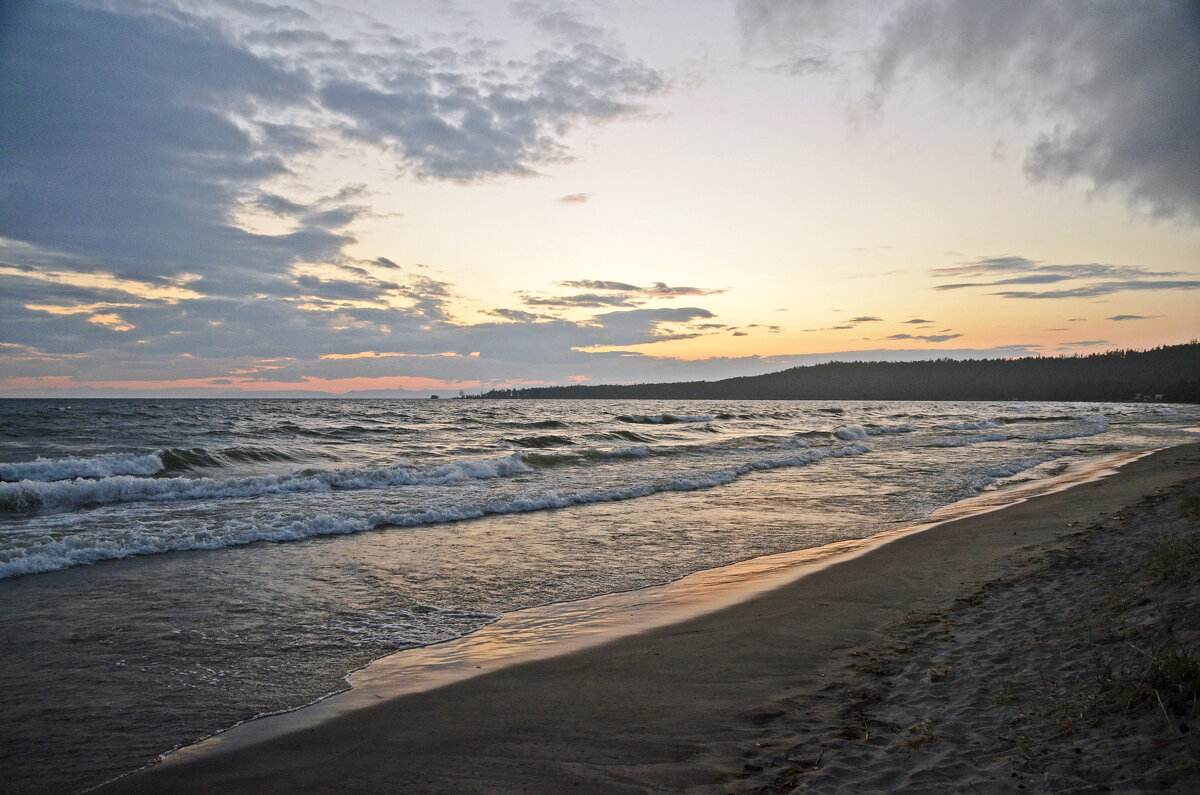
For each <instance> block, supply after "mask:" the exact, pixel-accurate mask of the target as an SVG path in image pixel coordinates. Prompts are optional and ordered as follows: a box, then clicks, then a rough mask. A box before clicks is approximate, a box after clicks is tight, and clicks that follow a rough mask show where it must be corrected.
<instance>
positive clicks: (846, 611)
mask: <svg viewBox="0 0 1200 795" xmlns="http://www.w3.org/2000/svg"><path fill="white" fill-rule="evenodd" d="M1197 564H1200V446H1197V445H1187V446H1181V447H1175V448H1171V449H1168V450H1164V451H1160V452H1158V453H1154V454H1152V455H1150V456H1148V457H1145V458H1142V459H1139V460H1137V461H1134V462H1133V463H1130V464H1128V465H1126V466H1124V467H1123V468H1122V469H1121V470H1120V471H1119V472H1118V473H1117V474H1115V475H1112V476H1110V477H1107V478H1104V479H1103V480H1100V481H1094V482H1089V483H1084V484H1082V485H1078V486H1074V487H1072V488H1070V489H1067V490H1065V491H1062V492H1058V493H1054V494H1047V495H1043V496H1038V497H1034V498H1031V499H1029V500H1026V501H1024V502H1021V503H1018V504H1016V505H1013V506H1010V507H1007V508H1005V509H1003V510H1000V511H994V512H990V513H985V514H980V515H976V516H971V517H968V518H965V519H960V520H955V521H951V522H947V523H944V524H940V525H937V526H935V527H933V528H931V529H929V530H925V531H923V532H919V533H915V534H910V535H906V536H903V537H900V538H898V539H896V540H894V541H891V542H890V543H887V544H885V545H882V546H879V547H878V548H875V549H872V550H870V551H868V552H866V553H865V554H861V555H859V556H857V557H853V558H851V559H849V560H846V561H844V562H840V563H837V564H836V565H833V566H829V567H826V568H823V569H821V570H819V571H815V572H813V573H811V574H809V575H807V576H805V577H803V578H802V579H799V580H797V581H794V582H791V583H789V584H787V585H785V586H783V587H780V588H776V589H774V590H770V591H768V592H766V593H764V594H761V595H758V596H756V597H754V598H753V599H751V600H749V601H746V602H743V603H741V604H738V605H735V606H732V607H728V608H725V609H722V610H719V611H717V612H713V613H709V614H707V615H703V616H700V617H697V618H694V619H691V620H687V621H683V622H679V623H672V624H669V625H667V626H662V627H658V628H655V629H652V630H649V631H646V632H643V633H641V634H638V635H635V636H632V637H626V638H622V639H618V640H615V641H612V642H610V643H605V644H602V645H596V646H592V647H589V648H584V649H582V650H578V651H574V652H571V653H568V654H564V655H561V656H554V657H550V658H547V659H540V660H534V661H532V662H528V663H523V664H520V665H513V666H508V667H502V668H500V669H498V670H494V671H491V672H488V673H486V674H484V675H481V676H477V677H474V678H470V679H467V680H465V681H458V682H454V683H452V684H449V685H446V686H443V687H439V688H435V689H432V690H428V691H425V692H419V693H413V694H409V695H404V696H400V697H396V698H392V699H388V700H385V701H382V702H380V703H378V704H377V705H375V706H370V707H367V708H363V709H356V710H353V711H350V712H348V713H346V714H343V715H340V716H337V717H335V718H332V719H330V720H327V721H322V722H318V723H317V724H316V725H312V726H309V727H306V728H302V729H300V730H298V731H295V732H293V733H290V734H286V735H284V736H281V737H277V738H273V739H269V740H267V741H265V742H262V743H257V744H252V745H246V746H243V747H236V748H233V749H232V750H229V751H227V752H224V753H220V754H206V755H200V756H195V757H189V755H187V754H177V755H175V756H173V757H170V758H169V759H168V761H167V762H165V763H162V764H159V765H156V766H154V767H151V768H148V769H146V770H143V771H141V772H139V773H137V774H134V775H132V776H128V777H125V778H123V779H120V780H118V781H116V782H113V783H111V784H109V785H108V786H107V787H105V788H102V791H104V792H168V791H169V792H252V791H253V792H258V791H270V792H334V791H337V792H385V791H392V792H396V791H431V792H495V791H544V792H550V791H555V792H562V791H664V790H665V791H683V790H692V791H711V792H726V791H737V792H746V791H764V790H765V791H791V790H793V789H804V790H805V791H808V790H813V791H879V790H897V789H903V788H915V789H921V790H923V791H930V790H933V791H939V790H940V791H964V790H965V791H982V792H988V791H1005V792H1007V791H1020V790H1022V789H1024V790H1033V791H1047V790H1050V791H1072V790H1078V789H1084V790H1088V791H1092V790H1096V789H1097V788H1112V789H1114V790H1119V791H1120V790H1124V791H1144V790H1160V789H1161V790H1166V791H1187V790H1192V791H1194V790H1195V789H1196V787H1198V786H1200V739H1198V736H1197V734H1196V732H1195V730H1194V719H1195V716H1196V707H1197V704H1196V694H1197V685H1198V682H1197V675H1198V673H1200V615H1198V614H1197V612H1196V610H1195V607H1194V606H1195V604H1196V603H1197V586H1196V584H1195V580H1196V578H1195V576H1194V572H1195V570H1196V566H1197Z"/></svg>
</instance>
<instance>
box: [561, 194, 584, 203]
mask: <svg viewBox="0 0 1200 795" xmlns="http://www.w3.org/2000/svg"><path fill="white" fill-rule="evenodd" d="M591 198H592V194H590V193H569V194H567V195H566V196H560V197H559V199H558V201H559V204H587V203H588V200H589V199H591Z"/></svg>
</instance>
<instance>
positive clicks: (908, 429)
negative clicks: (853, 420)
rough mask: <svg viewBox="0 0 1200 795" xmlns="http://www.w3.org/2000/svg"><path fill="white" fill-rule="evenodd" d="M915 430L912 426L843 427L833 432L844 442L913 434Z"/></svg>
mask: <svg viewBox="0 0 1200 795" xmlns="http://www.w3.org/2000/svg"><path fill="white" fill-rule="evenodd" d="M914 430H916V429H915V428H913V426H911V425H869V426H867V427H865V428H864V427H863V426H861V425H843V426H842V427H841V428H838V429H837V430H835V431H834V432H833V435H834V436H835V437H837V438H838V439H841V440H842V441H843V442H852V441H856V440H863V439H866V438H868V437H870V436H885V435H887V434H893V433H912V432H913V431H914Z"/></svg>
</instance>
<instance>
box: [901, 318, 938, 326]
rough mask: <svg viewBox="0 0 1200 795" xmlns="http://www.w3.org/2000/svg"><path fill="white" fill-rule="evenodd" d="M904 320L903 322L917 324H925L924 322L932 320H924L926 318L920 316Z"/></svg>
mask: <svg viewBox="0 0 1200 795" xmlns="http://www.w3.org/2000/svg"><path fill="white" fill-rule="evenodd" d="M904 322H905V323H912V324H913V325H918V324H920V325H925V324H926V323H932V322H933V321H932V320H926V319H924V318H920V317H914V318H913V319H912V320H906V321H904Z"/></svg>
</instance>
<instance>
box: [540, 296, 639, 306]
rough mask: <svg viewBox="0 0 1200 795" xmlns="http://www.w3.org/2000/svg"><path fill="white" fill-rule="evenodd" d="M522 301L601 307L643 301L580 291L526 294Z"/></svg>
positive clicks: (627, 304) (632, 304) (636, 304)
mask: <svg viewBox="0 0 1200 795" xmlns="http://www.w3.org/2000/svg"><path fill="white" fill-rule="evenodd" d="M521 301H522V303H524V304H527V305H528V306H555V307H562V308H568V307H585V308H586V307H601V306H639V305H640V304H641V303H642V302H640V301H634V300H631V299H630V298H629V296H627V295H620V294H600V293H579V294H577V295H557V296H535V295H525V296H522V298H521Z"/></svg>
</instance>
